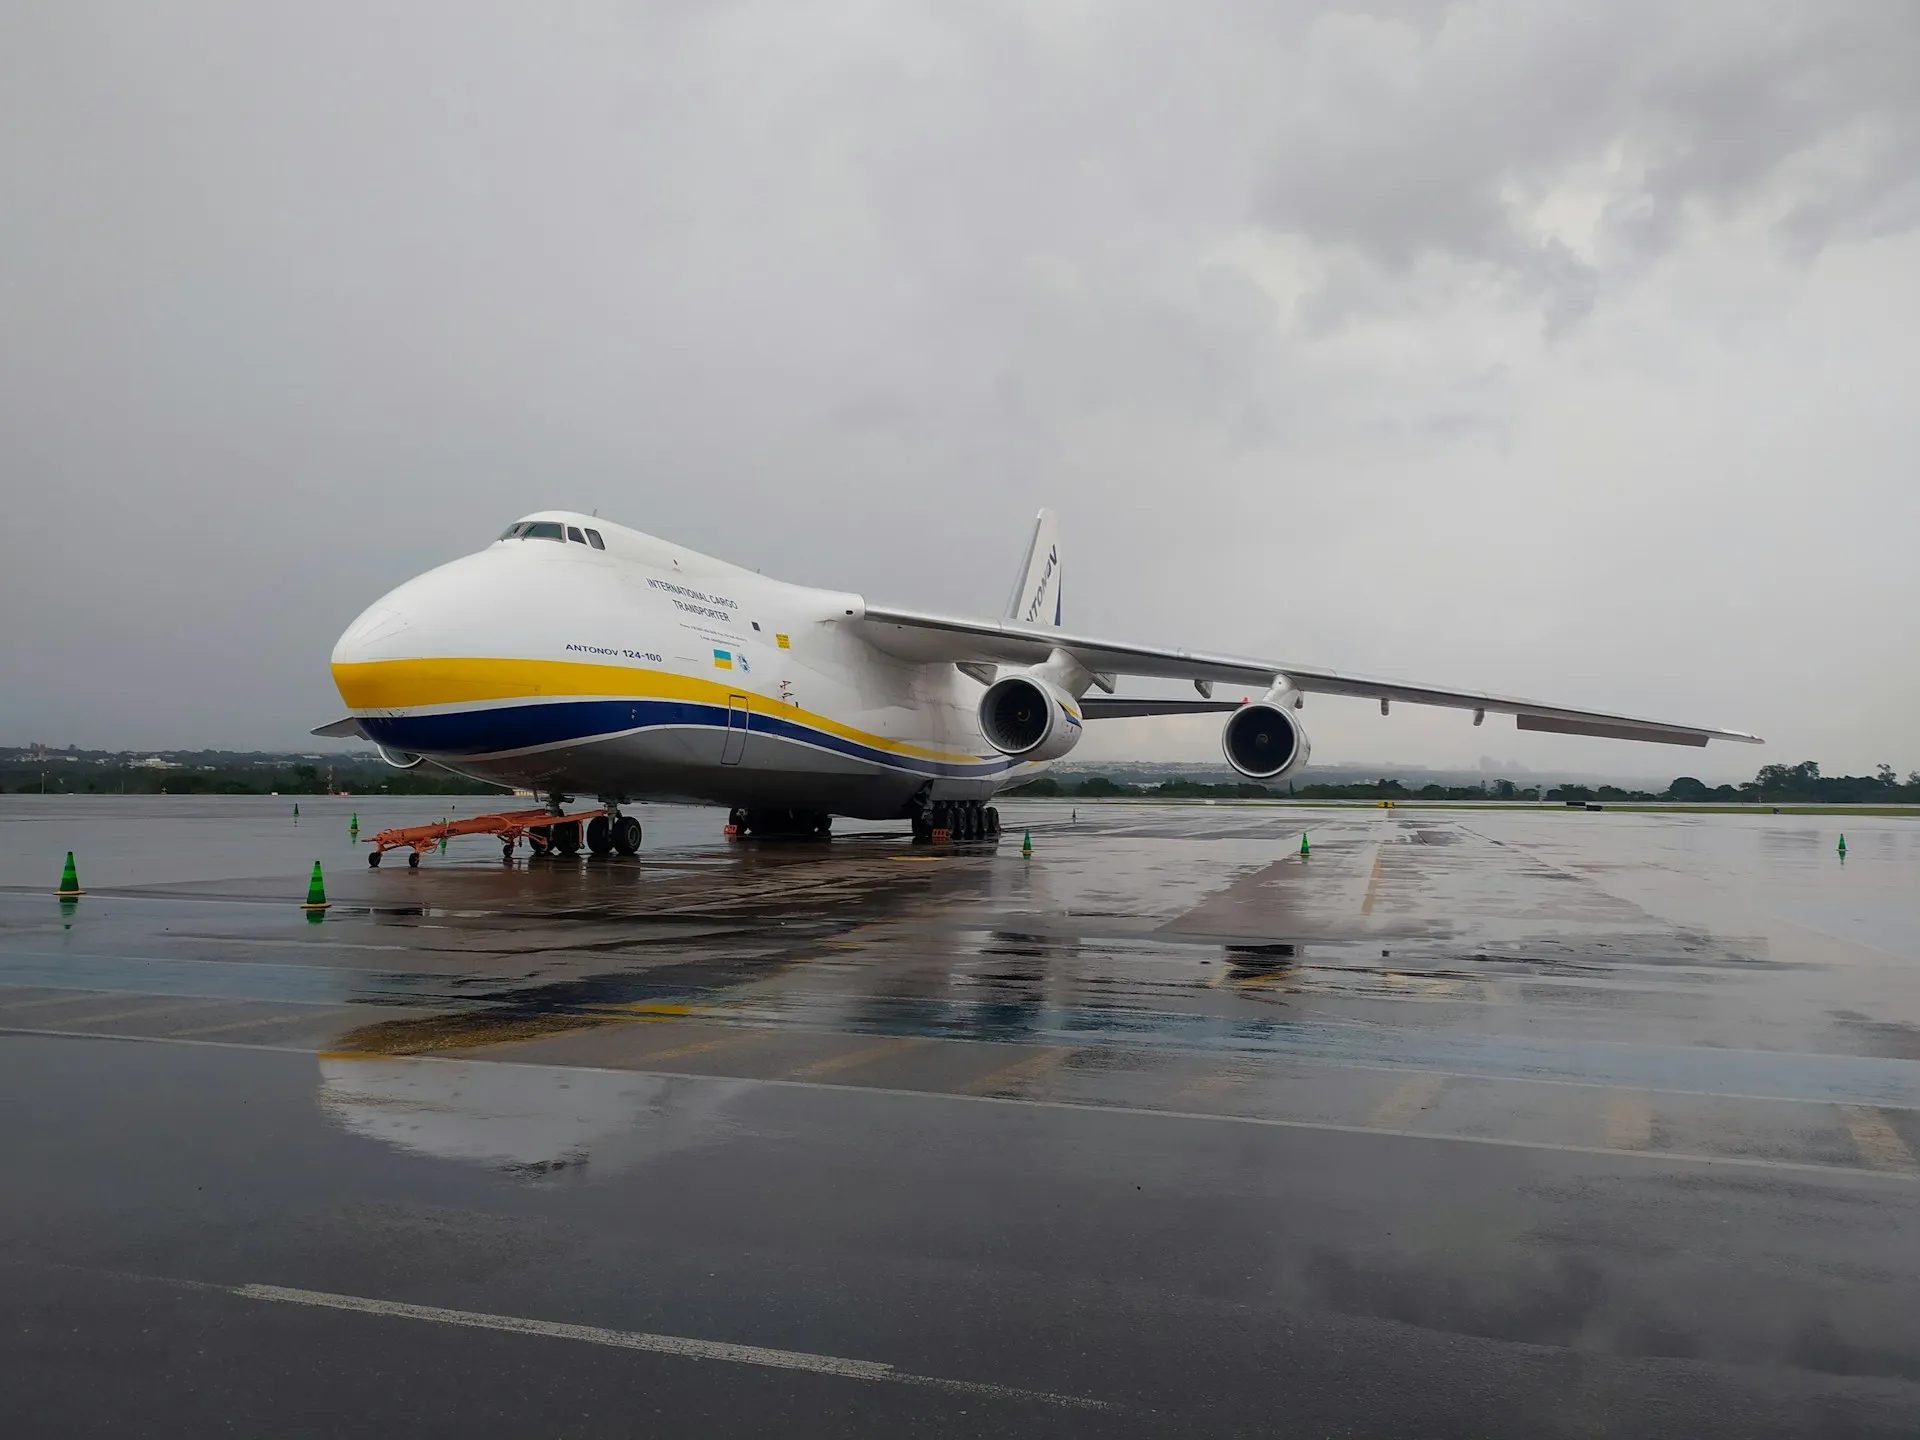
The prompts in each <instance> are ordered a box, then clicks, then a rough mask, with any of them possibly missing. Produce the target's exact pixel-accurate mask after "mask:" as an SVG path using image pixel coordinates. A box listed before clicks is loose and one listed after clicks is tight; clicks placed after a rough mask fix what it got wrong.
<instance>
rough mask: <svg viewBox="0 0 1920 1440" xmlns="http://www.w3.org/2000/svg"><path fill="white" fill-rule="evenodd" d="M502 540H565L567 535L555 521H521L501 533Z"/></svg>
mask: <svg viewBox="0 0 1920 1440" xmlns="http://www.w3.org/2000/svg"><path fill="white" fill-rule="evenodd" d="M500 538H501V539H502V540H565V539H566V534H565V532H564V530H563V528H562V527H561V525H560V523H559V522H558V521H555V520H521V521H518V522H516V523H515V524H512V525H509V526H508V527H507V528H506V529H505V530H502V531H501V532H500Z"/></svg>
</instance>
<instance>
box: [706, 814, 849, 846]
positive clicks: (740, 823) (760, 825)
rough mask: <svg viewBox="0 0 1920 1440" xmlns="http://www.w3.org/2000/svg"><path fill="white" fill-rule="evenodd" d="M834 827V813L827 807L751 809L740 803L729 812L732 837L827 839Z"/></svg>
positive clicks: (728, 821) (728, 832)
mask: <svg viewBox="0 0 1920 1440" xmlns="http://www.w3.org/2000/svg"><path fill="white" fill-rule="evenodd" d="M832 831H833V816H831V815H829V814H827V812H826V811H824V810H765V809H761V810H750V809H746V808H743V807H738V806H736V807H735V808H734V809H732V810H729V811H728V812H727V838H728V839H730V840H824V839H826V838H827V836H828V835H829V834H831V833H832Z"/></svg>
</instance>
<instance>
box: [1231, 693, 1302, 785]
mask: <svg viewBox="0 0 1920 1440" xmlns="http://www.w3.org/2000/svg"><path fill="white" fill-rule="evenodd" d="M1220 748H1221V749H1222V750H1224V751H1225V752H1226V756H1227V763H1228V764H1229V765H1231V766H1232V767H1233V768H1234V769H1235V770H1238V771H1239V772H1240V773H1241V774H1242V775H1244V776H1246V777H1247V778H1248V779H1249V780H1279V779H1283V778H1284V777H1286V776H1288V775H1291V774H1292V773H1293V772H1294V771H1296V770H1298V769H1299V768H1300V767H1301V766H1302V765H1304V764H1306V763H1307V754H1308V751H1309V750H1310V749H1311V748H1312V747H1311V746H1309V745H1308V744H1307V732H1306V731H1305V730H1304V729H1302V728H1301V726H1300V720H1299V717H1298V716H1296V715H1295V714H1294V713H1293V711H1292V710H1291V709H1289V708H1286V707H1283V706H1280V705H1276V704H1274V703H1273V702H1272V701H1270V700H1255V701H1254V702H1253V703H1252V704H1250V705H1242V706H1241V707H1240V708H1239V709H1238V710H1236V711H1234V712H1233V714H1232V715H1230V716H1228V717H1227V723H1226V726H1225V728H1224V729H1222V730H1221V732H1220Z"/></svg>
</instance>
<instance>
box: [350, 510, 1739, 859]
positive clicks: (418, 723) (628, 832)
mask: <svg viewBox="0 0 1920 1440" xmlns="http://www.w3.org/2000/svg"><path fill="white" fill-rule="evenodd" d="M1060 597H1061V586H1060V545H1059V539H1058V534H1057V529H1056V525H1055V520H1054V516H1053V514H1052V512H1050V511H1046V510H1042V511H1041V512H1040V515H1039V518H1038V522H1037V523H1036V525H1035V527H1034V530H1033V537H1032V541H1031V543H1030V544H1029V545H1028V547H1027V555H1026V559H1025V562H1024V563H1023V564H1022V565H1021V567H1020V571H1019V575H1018V578H1017V580H1016V581H1015V584H1014V587H1013V592H1012V596H1011V598H1010V600H1009V601H1008V603H1007V607H1006V610H1005V613H1004V614H1003V615H1002V616H1001V617H1000V618H999V619H971V618H967V617H964V616H958V615H938V614H932V613H928V612H925V611H919V610H902V609H896V608H893V607H891V606H881V605H872V604H869V603H867V601H866V600H864V599H862V598H861V597H860V596H858V595H853V594H847V593H842V592H840V591H834V590H815V589H810V588H808V587H806V586H802V585H788V584H784V583H782V582H780V581H777V580H769V579H767V578H765V577H763V576H761V575H759V574H758V573H756V572H754V571H751V570H745V569H742V568H740V567H739V566H737V565H730V564H728V563H726V562H725V561H723V560H716V559H713V558H712V557H710V556H706V555H701V554H697V553H696V552H694V551H692V550H687V549H685V548H683V547H681V546H678V545H674V544H672V543H670V542H668V541H665V540H660V539H656V538H655V537H654V536H651V535H644V534H642V533H641V532H639V531H638V530H629V529H627V528H625V527H624V526H620V525H614V524H611V523H609V522H607V521H604V520H600V519H598V518H596V517H594V516H590V515H581V514H577V513H574V512H571V511H562V510H543V511H540V512H538V513H536V514H532V515H529V516H527V517H526V518H525V519H523V520H518V521H515V522H514V523H513V524H512V525H509V526H508V527H507V529H506V531H505V532H504V533H503V534H502V535H501V536H500V538H499V539H498V540H496V541H495V542H494V543H493V544H491V545H489V546H487V547H486V548H485V549H484V550H480V551H478V552H476V553H474V554H472V555H468V556H465V557H464V558H462V559H458V560H454V561H452V562H450V563H449V564H446V565H442V566H440V567H439V568H438V569H434V570H429V571H428V572H427V573H426V574H424V575H421V576H419V577H417V578H416V579H413V580H409V581H408V582H407V583H406V584H404V585H402V586H400V587H399V588H398V589H397V590H394V591H392V592H391V593H390V594H388V595H385V596H383V597H382V598H381V599H380V600H378V601H376V602H375V603H374V604H373V605H372V606H370V607H369V608H368V609H367V610H366V612H365V613H364V614H362V615H361V616H360V617H359V618H358V619H357V620H355V621H354V622H353V624H352V625H350V626H349V627H348V628H347V631H346V633H345V634H343V635H342V636H341V637H340V640H339V643H338V644H337V645H335V647H334V650H333V678H334V683H335V684H336V685H337V686H338V687H339V691H340V695H341V698H342V699H343V700H345V701H346V704H347V707H348V709H349V710H350V711H351V712H352V713H351V714H350V715H349V717H348V718H346V719H344V720H340V721H337V722H335V723H334V724H332V725H326V726H322V727H321V728H320V729H318V730H316V731H315V732H314V733H315V734H317V735H328V736H334V737H347V736H356V735H357V736H363V737H365V738H366V739H368V740H371V741H372V742H373V743H374V744H375V745H376V746H378V747H379V750H380V754H381V756H382V757H383V758H384V759H385V760H386V761H387V762H388V763H389V764H391V765H395V766H399V767H401V768H409V767H412V766H415V765H419V764H422V763H431V764H434V765H437V766H440V767H442V768H444V769H447V770H450V771H453V772H455V773H457V774H461V775H467V776H471V777H473V778H476V779H480V780H487V781H493V782H497V783H500V784H506V785H511V786H516V787H519V788H522V789H532V790H534V791H535V792H537V793H538V794H539V796H540V797H541V799H542V801H543V802H544V803H545V805H546V807H547V809H548V811H549V813H551V814H552V815H553V816H554V823H553V824H552V825H551V827H549V828H548V829H547V832H546V833H545V834H544V835H543V836H542V837H541V843H540V844H539V846H538V847H537V853H548V852H550V851H558V852H559V853H561V854H572V853H575V852H576V851H577V850H578V849H579V846H580V844H581V841H582V840H583V839H584V840H585V842H586V844H587V845H588V847H589V848H591V849H593V850H595V851H596V852H600V853H606V852H608V851H611V850H618V851H620V852H622V853H626V854H631V853H633V852H634V851H635V850H637V849H638V848H639V844H640V824H639V820H638V819H637V817H635V816H634V815H632V814H631V813H628V812H626V811H625V810H624V809H623V807H626V806H630V805H633V804H635V803H636V802H640V801H684V802H692V803H696V804H713V805H724V806H729V807H731V810H732V815H731V821H730V823H731V825H732V827H733V833H735V834H737V835H741V836H749V835H762V836H765V835H774V834H825V833H826V832H827V831H828V829H829V827H830V825H831V823H832V817H833V816H835V815H846V816H854V817H860V818H866V819H888V818H894V819H903V820H907V821H910V822H911V823H912V826H913V830H914V834H915V836H916V838H919V839H927V838H930V837H931V836H932V834H933V832H934V831H935V830H936V829H940V830H945V831H947V832H948V834H949V835H950V836H951V837H952V838H954V839H959V840H968V839H987V838H991V836H993V835H994V834H997V833H998V828H999V815H998V813H997V811H996V810H995V809H994V808H993V807H992V806H991V805H990V804H989V803H988V802H989V801H990V800H991V799H992V798H993V796H994V794H995V793H996V792H997V791H999V790H1002V789H1004V788H1005V787H1007V786H1009V785H1013V784H1018V783H1020V782H1021V781H1024V780H1027V779H1029V778H1031V777H1033V776H1034V775H1035V774H1037V773H1038V772H1040V771H1041V770H1042V769H1044V768H1045V766H1046V765H1047V764H1048V762H1050V761H1055V760H1059V759H1060V758H1062V757H1063V756H1065V755H1067V754H1069V753H1070V752H1071V751H1072V750H1073V747H1074V746H1075V745H1076V744H1078V743H1079V741H1080V738H1081V736H1082V735H1083V734H1084V733H1085V727H1086V725H1087V723H1088V722H1089V721H1094V720H1104V719H1109V718H1113V717H1117V716H1137V715H1187V714H1196V713H1206V712H1217V713H1219V714H1221V715H1224V716H1225V717H1226V719H1225V722H1224V724H1223V726H1222V728H1221V737H1220V738H1221V749H1222V751H1223V752H1224V753H1225V755H1226V759H1227V763H1228V764H1229V765H1231V766H1232V767H1233V768H1234V769H1235V770H1236V771H1238V772H1239V773H1240V774H1242V775H1245V776H1247V777H1248V778H1249V779H1253V780H1267V781H1276V780H1281V779H1284V778H1286V777H1287V776H1288V775H1291V774H1293V773H1294V772H1295V771H1297V770H1298V769H1299V768H1300V767H1301V766H1302V765H1304V764H1306V762H1307V753H1308V746H1307V732H1306V729H1305V727H1304V726H1303V725H1302V723H1301V713H1300V712H1301V709H1302V707H1303V706H1304V705H1305V703H1306V697H1307V696H1308V695H1316V694H1318V695H1348V696H1359V697H1362V698H1365V699H1372V700H1378V701H1379V702H1380V710H1381V713H1382V714H1385V713H1386V712H1387V710H1388V707H1389V706H1391V705H1392V704H1393V703H1394V702H1395V701H1399V702H1401V703H1404V704H1410V705H1439V706H1446V707H1450V708H1453V709H1458V710H1465V711H1471V712H1472V715H1473V723H1474V724H1475V725H1478V724H1480V723H1481V722H1482V721H1483V720H1484V719H1485V718H1486V717H1487V715H1489V714H1499V715H1512V716H1514V717H1515V722H1516V724H1517V725H1518V726H1519V728H1520V729H1522V730H1540V731H1550V732H1553V733H1557V734H1565V735H1601V736H1610V737H1612V738H1614V739H1619V740H1648V741H1656V742H1662V743H1666V744H1672V745H1705V744H1706V743H1707V742H1708V741H1709V740H1735V741H1744V742H1749V743H1758V741H1759V737H1758V736H1755V735H1748V734H1745V733H1743V732H1740V731H1737V730H1714V729H1707V728H1704V727H1700V726H1693V725H1676V724H1669V723H1667V722H1664V721H1658V720H1642V719H1636V718H1634V717H1632V716H1627V715H1613V714H1607V713H1605V712H1601V711H1593V710H1574V709H1569V708H1567V707H1565V706H1560V705H1543V704H1540V703H1539V702H1537V701H1533V700H1522V699H1517V698H1515V697H1513V696H1509V695H1487V694H1481V693H1480V692H1478V691H1472V690H1446V689H1440V688H1437V687H1434V686H1430V685H1409V684H1403V683H1401V682H1399V681H1393V680H1377V679H1371V678H1369V677H1366V676H1362V675H1351V674H1345V673H1342V672H1339V671H1333V670H1323V669H1319V668H1317V667H1314V666H1310V665H1294V664H1289V663H1287V662H1285V661H1281V660H1261V659H1253V658H1248V657H1243V656H1236V655H1216V654H1209V653H1207V652H1205V651H1198V650H1173V649H1164V648H1161V647H1158V646H1152V645H1137V644H1133V643H1131V642H1128V641H1120V640H1108V639H1102V638H1100V637H1098V636H1093V635H1087V634H1082V633H1080V632H1078V631H1074V630H1069V629H1066V628H1065V627H1064V626H1063V624H1062V618H1063V614H1064V612H1063V610H1062V607H1061V598H1060ZM1123 676H1138V677H1151V678H1157V679H1166V680H1185V681H1189V682H1191V683H1192V685H1193V687H1194V689H1195V691H1196V692H1198V693H1197V694H1196V695H1194V696H1192V697H1189V698H1186V699H1179V698H1175V699H1131V698H1125V697H1122V696H1119V695H1118V694H1116V688H1117V682H1118V681H1119V679H1120V678H1121V677H1123ZM1216 685H1226V686H1232V687H1234V688H1235V689H1244V690H1248V691H1251V690H1253V689H1258V690H1259V691H1260V694H1259V696H1258V698H1249V699H1246V700H1226V699H1215V698H1214V696H1213V690H1214V687H1215V686H1216ZM576 795H587V796H594V797H597V798H598V800H599V801H600V804H601V806H602V807H603V809H602V810H601V812H600V813H599V814H597V815H596V816H595V817H594V818H593V820H592V821H591V822H590V823H589V824H588V825H587V826H586V827H585V833H584V835H583V834H582V827H581V826H580V825H579V824H578V823H577V822H573V821H569V820H567V819H566V818H565V810H564V806H565V805H566V804H568V803H570V802H571V801H572V800H573V799H574V797H575V796H576ZM509 844H510V845H511V842H509ZM509 853H511V850H510V849H509ZM375 858H376V859H377V856H376V857H375Z"/></svg>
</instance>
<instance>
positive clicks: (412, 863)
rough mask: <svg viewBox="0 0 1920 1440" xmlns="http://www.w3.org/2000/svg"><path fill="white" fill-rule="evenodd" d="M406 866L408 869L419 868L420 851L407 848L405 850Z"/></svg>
mask: <svg viewBox="0 0 1920 1440" xmlns="http://www.w3.org/2000/svg"><path fill="white" fill-rule="evenodd" d="M407 868H408V869H409V870H418V869H419V868H420V852H419V851H418V850H409V851H408V852H407Z"/></svg>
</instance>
